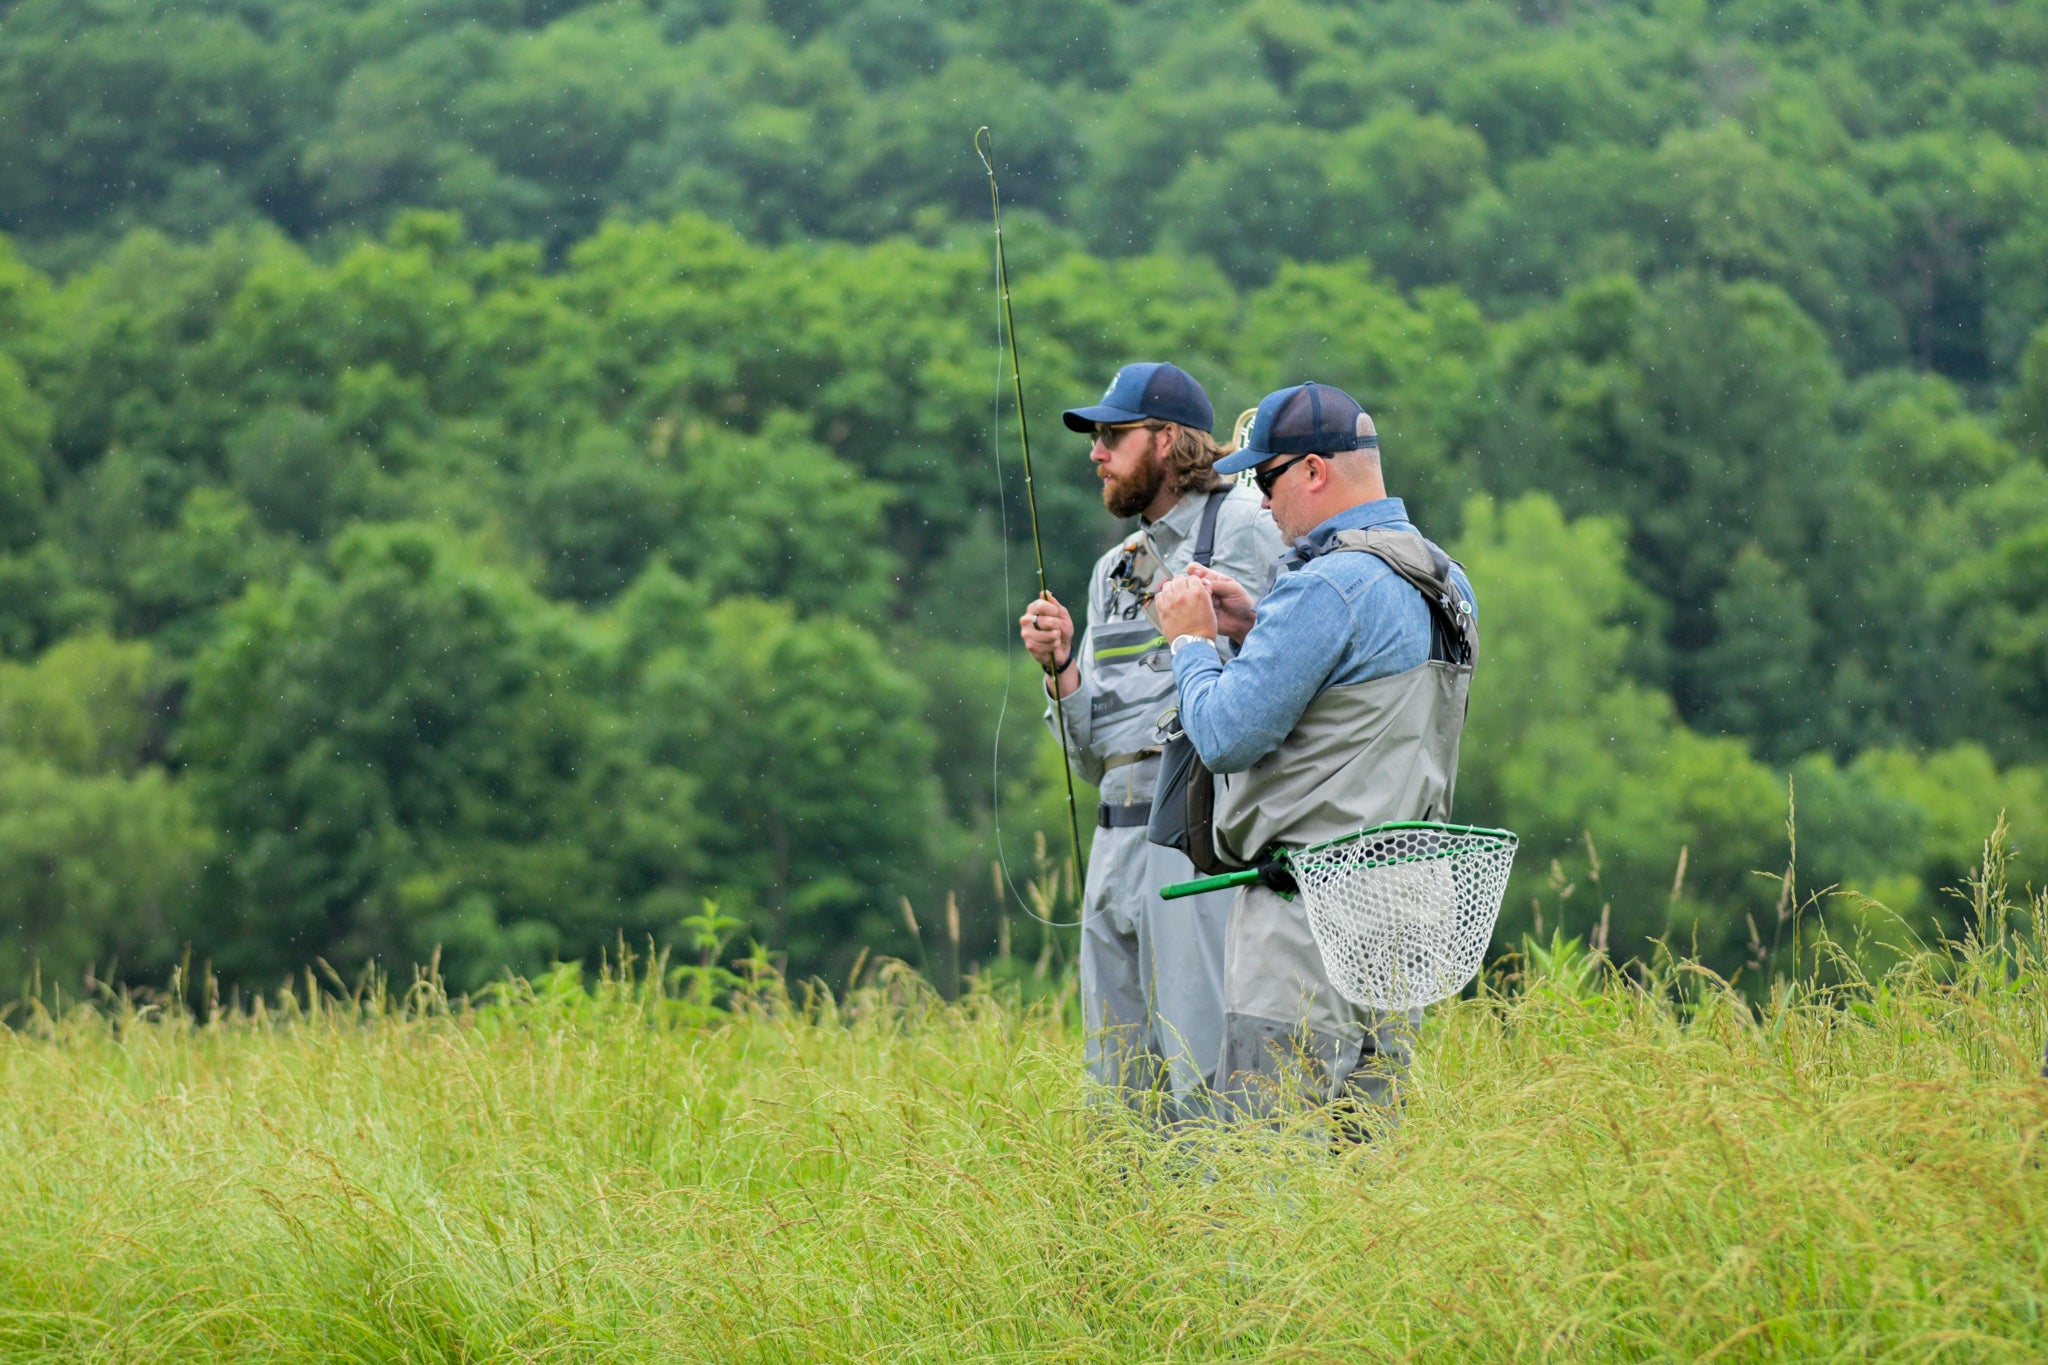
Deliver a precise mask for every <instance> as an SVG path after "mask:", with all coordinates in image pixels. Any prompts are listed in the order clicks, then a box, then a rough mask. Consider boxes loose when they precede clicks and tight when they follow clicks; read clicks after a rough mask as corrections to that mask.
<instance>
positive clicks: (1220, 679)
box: [1173, 498, 1478, 773]
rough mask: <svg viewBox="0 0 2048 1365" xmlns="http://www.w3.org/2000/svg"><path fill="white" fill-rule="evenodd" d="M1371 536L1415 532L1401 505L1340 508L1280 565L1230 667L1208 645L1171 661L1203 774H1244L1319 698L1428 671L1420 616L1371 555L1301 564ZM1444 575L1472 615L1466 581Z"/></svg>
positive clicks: (1411, 595) (1417, 603)
mask: <svg viewBox="0 0 2048 1365" xmlns="http://www.w3.org/2000/svg"><path fill="white" fill-rule="evenodd" d="M1373 526H1380V527H1385V528H1387V529H1388V530H1393V531H1414V530H1415V529H1416V528H1415V526H1414V524H1413V523H1412V522H1410V521H1409V520H1408V509H1407V507H1406V506H1404V505H1403V504H1402V502H1401V500H1400V499H1399V498H1379V499H1376V500H1374V501H1372V502H1362V503H1360V504H1359V505H1358V506H1356V507H1348V508H1346V509H1345V510H1344V511H1342V512H1339V513H1338V514H1337V515H1336V516H1334V517H1331V518H1330V519H1329V520H1328V521H1326V522H1324V523H1323V524H1322V525H1320V526H1318V527H1316V528H1315V530H1313V531H1310V532H1309V533H1308V534H1307V535H1306V536H1304V537H1302V538H1301V539H1300V540H1298V541H1296V542H1295V549H1294V552H1293V553H1292V554H1290V555H1288V556H1286V557H1284V558H1282V559H1281V561H1280V576H1279V578H1278V579H1277V580H1275V582H1274V584H1273V587H1272V590H1271V591H1270V592H1268V593H1267V594H1266V596H1265V598H1264V599H1263V600H1262V601H1260V603H1259V617H1258V620H1257V622H1256V623H1254V625H1253V626H1252V630H1251V633H1250V634H1249V635H1247V636H1245V640H1244V650H1243V652H1241V653H1240V654H1239V655H1238V656H1237V657H1236V658H1235V659H1232V660H1231V661H1230V663H1229V664H1228V665H1225V664H1224V662H1223V660H1222V659H1221V657H1219V656H1218V654H1217V653H1216V650H1215V648H1214V647H1213V646H1211V645H1209V644H1208V643H1207V642H1199V643H1194V644H1188V645H1184V646H1183V647H1182V648H1181V651H1180V653H1179V654H1177V655H1175V656H1174V660H1173V677H1174V681H1175V682H1176V683H1177V684H1178V685H1179V688H1180V723H1181V725H1182V727H1183V728H1185V729H1186V730H1187V733H1188V737H1189V738H1190V739H1192V740H1194V742H1195V750H1196V752H1198V753H1200V754H1201V755H1202V761H1203V762H1204V763H1206V764H1208V765H1209V770H1210V771H1211V772H1219V773H1235V772H1242V771H1244V770H1245V769H1246V768H1249V767H1251V765H1252V764H1254V763H1256V762H1258V761H1259V760H1260V759H1262V758H1264V757H1265V756H1266V755H1267V754H1270V753H1272V752H1273V750H1275V749H1277V748H1279V747H1280V741H1281V740H1283V739H1285V738H1287V735H1288V732H1289V731H1291V730H1293V729H1294V725H1295V722H1296V721H1298V720H1300V719H1301V713H1302V712H1303V711H1305V710H1307V709H1308V704H1309V703H1310V702H1311V701H1313V700H1315V697H1316V694H1317V693H1319V692H1321V691H1322V690H1323V689H1324V688H1326V687H1345V686H1349V685H1350V684H1353V683H1362V682H1371V681H1372V680H1373V679H1375V678H1390V677H1392V676H1393V675H1394V674H1396V673H1406V672H1407V671H1408V670H1409V669H1411V668H1419V667H1421V666H1422V665H1423V664H1425V663H1427V662H1428V661H1429V638H1430V623H1429V608H1428V607H1427V606H1426V605H1424V603H1423V600H1422V594H1420V593H1418V592H1417V591H1416V590H1415V589H1414V588H1412V587H1410V586H1409V585H1408V583H1407V582H1406V581H1405V580H1403V579H1402V578H1401V576H1400V575H1398V574H1396V573H1395V572H1394V571H1393V570H1392V569H1390V568H1388V567H1387V566H1386V564H1385V562H1384V561H1382V560H1381V559H1380V558H1379V557H1378V556H1377V555H1367V554H1326V555H1318V556H1317V557H1316V558H1313V559H1310V560H1308V561H1307V562H1306V563H1302V562H1301V560H1300V556H1301V555H1303V554H1304V553H1306V552H1307V551H1308V550H1310V549H1316V550H1320V549H1321V548H1322V547H1323V546H1325V545H1327V544H1328V543H1329V541H1330V539H1331V537H1333V536H1335V535H1336V534H1337V533H1338V532H1339V531H1363V530H1365V529H1367V528H1368V527H1373ZM1418 534H1419V533H1418ZM1451 576H1452V578H1453V579H1454V580H1455V581H1456V582H1457V584H1458V587H1459V590H1460V591H1462V592H1463V593H1464V595H1465V599H1466V600H1467V601H1471V602H1475V606H1474V608H1473V610H1474V613H1475V614H1476V613H1477V611H1478V608H1477V605H1476V600H1475V599H1474V598H1473V596H1472V584H1471V582H1470V581H1469V580H1468V579H1467V578H1466V577H1465V571H1464V570H1463V569H1453V570H1452V571H1451Z"/></svg>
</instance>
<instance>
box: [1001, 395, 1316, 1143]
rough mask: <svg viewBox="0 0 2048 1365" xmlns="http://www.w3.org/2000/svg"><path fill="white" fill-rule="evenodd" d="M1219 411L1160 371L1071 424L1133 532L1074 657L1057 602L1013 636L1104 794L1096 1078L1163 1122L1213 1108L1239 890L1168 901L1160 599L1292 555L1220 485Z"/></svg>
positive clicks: (1086, 904) (1092, 1053) (1092, 1048)
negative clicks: (1159, 796)
mask: <svg viewBox="0 0 2048 1365" xmlns="http://www.w3.org/2000/svg"><path fill="white" fill-rule="evenodd" d="M1215 416H1216V415H1215V409H1214V408H1213V407H1212V406H1211V405H1210V403H1209V396H1208V395H1207V394H1206V393H1204V392H1203V391H1202V386H1201V385H1200V384H1197V383H1196V382H1195V381H1194V379H1193V378H1192V377H1190V376H1189V375H1188V373H1187V372H1186V371H1185V370H1182V369H1180V368H1179V367H1177V366H1174V365H1168V364H1161V363H1157V362H1146V363H1142V364H1133V365H1126V366H1124V367H1123V368H1122V369H1121V370H1118V371H1117V374H1116V378H1115V379H1114V380H1113V381H1111V383H1110V386H1109V390H1108V392H1106V393H1104V394H1103V395H1102V401H1101V402H1100V403H1098V404H1096V405H1095V406H1093V407H1087V408H1075V409H1071V410H1069V411H1068V412H1067V413H1065V414H1064V417H1065V420H1066V424H1067V426H1068V428H1069V429H1070V430H1073V431H1077V432H1081V433H1083V434H1085V435H1088V436H1090V437H1091V438H1092V443H1091V444H1090V446H1089V449H1088V457H1089V459H1091V460H1093V461H1094V463H1095V469H1096V473H1097V475H1098V476H1099V477H1100V478H1101V479H1102V503H1103V506H1104V507H1106V508H1108V509H1109V513H1110V515H1111V516H1114V517H1119V518H1122V517H1136V518H1138V526H1137V528H1136V530H1135V531H1133V532H1132V533H1131V534H1129V535H1127V536H1125V537H1124V538H1123V539H1122V540H1120V541H1119V542H1118V543H1117V544H1116V545H1115V546H1113V547H1112V548H1111V549H1110V550H1109V551H1108V552H1107V553H1106V554H1104V555H1103V556H1102V558H1101V559H1099V560H1097V561H1096V563H1095V572H1094V574H1093V576H1092V577H1091V578H1090V580H1089V585H1088V609H1087V620H1088V626H1087V632H1086V634H1085V635H1083V636H1082V637H1081V640H1080V646H1079V648H1078V649H1077V648H1076V647H1075V632H1074V621H1073V617H1072V616H1071V614H1070V613H1069V612H1068V611H1067V609H1066V607H1065V606H1063V605H1061V604H1060V602H1058V601H1057V600H1056V599H1055V598H1054V597H1053V596H1052V594H1050V593H1047V594H1045V595H1043V596H1042V597H1040V598H1039V599H1038V600H1036V601H1034V602H1033V603H1032V604H1031V605H1030V606H1029V607H1028V608H1026V610H1025V612H1024V615H1023V618H1022V619H1021V620H1020V621H1019V623H1018V625H1019V628H1020V631H1021V633H1022V636H1023V640H1024V647H1025V648H1026V649H1027V650H1029V651H1030V652H1031V656H1032V657H1033V658H1035V659H1037V660H1038V662H1039V664H1040V666H1042V667H1043V668H1045V669H1046V670H1047V673H1048V677H1047V679H1046V687H1047V690H1048V696H1049V699H1050V700H1049V703H1048V706H1047V708H1046V719H1047V723H1048V724H1049V725H1051V726H1052V727H1053V730H1054V733H1055V734H1059V733H1061V732H1062V731H1063V732H1064V735H1065V740H1066V744H1067V751H1068V753H1069V755H1070V756H1071V757H1072V760H1073V763H1074V767H1075V769H1076V770H1077V771H1078V772H1079V773H1080V774H1081V776H1082V777H1083V778H1084V779H1085V780H1087V781H1088V782H1091V783H1094V784H1096V785H1097V786H1099V787H1100V788H1101V791H1102V803H1101V805H1100V806H1099V807H1098V809H1097V811H1096V833H1095V841H1094V845H1093V851H1092V853H1091V854H1090V856H1089V859H1088V884H1087V887H1086V888H1085V890H1084V893H1083V896H1082V905H1081V1002H1082V1010H1083V1016H1084V1018H1085V1021H1086V1024H1087V1029H1088V1042H1087V1065H1088V1074H1089V1077H1090V1078H1091V1079H1092V1080H1094V1081H1096V1082H1099V1083H1100V1084H1102V1085H1103V1086H1107V1087H1111V1088H1113V1089H1114V1090H1116V1091H1119V1092H1121V1093H1122V1095H1123V1097H1124V1098H1125V1099H1126V1100H1128V1101H1130V1102H1132V1103H1134V1104H1138V1105H1144V1104H1146V1103H1148V1101H1147V1100H1146V1097H1147V1096H1149V1095H1152V1094H1159V1095H1160V1104H1161V1111H1162V1116H1163V1117H1164V1118H1165V1119H1166V1120H1167V1121H1169V1122H1172V1121H1178V1120H1187V1119H1196V1118H1200V1117H1203V1116H1204V1115H1206V1114H1207V1113H1208V1112H1209V1100H1210V1095H1211V1088H1212V1085H1213V1083H1214V1081H1215V1079H1216V1076H1215V1069H1216V1063H1217V1059H1218V1057H1219V1056H1220V1054H1221V1048H1222V1042H1223V1034H1222V1028H1223V942H1224V934H1225V932H1226V930H1227V928H1228V925H1229V916H1230V905H1231V895H1230V893H1229V892H1215V893H1211V894H1209V895H1206V896H1201V897H1197V898H1190V899H1188V900H1182V901H1177V902H1174V903H1172V904H1170V905H1169V904H1168V903H1167V902H1165V901H1162V900H1161V899H1160V898H1159V889H1160V888H1161V887H1163V886H1167V885H1169V884H1171V883H1172V882H1174V881H1184V880H1186V879H1187V878H1189V877H1191V876H1193V875H1194V869H1193V867H1192V866H1191V865H1190V864H1189V863H1188V861H1187V859H1186V857H1185V856H1184V855H1182V854H1180V853H1178V852H1176V851H1174V850H1172V849H1168V848H1162V847H1161V846H1159V845H1158V844H1154V843H1150V842H1148V841H1147V839H1146V837H1145V834H1146V825H1147V824H1148V823H1149V821H1150V819H1151V813H1152V793H1153V787H1154V785H1155V783H1156V782H1157V780H1158V776H1159V750H1160V746H1159V737H1158V729H1157V727H1158V723H1159V721H1160V719H1161V717H1162V715H1163V714H1164V713H1165V712H1166V711H1167V710H1168V709H1170V708H1171V707H1172V706H1173V704H1174V682H1173V669H1172V664H1171V660H1170V655H1169V651H1168V649H1167V641H1166V637H1165V636H1164V635H1162V634H1161V633H1160V630H1159V626H1158V622H1157V619H1156V618H1155V617H1154V616H1153V615H1152V614H1151V608H1150V603H1151V599H1152V595H1153V594H1154V593H1155V592H1156V591H1157V590H1158V588H1159V586H1160V585H1161V584H1162V583H1165V582H1166V581H1167V580H1168V579H1170V578H1172V577H1173V576H1174V575H1175V574H1178V573H1182V572H1185V571H1186V570H1187V568H1188V567H1189V566H1190V565H1191V564H1201V565H1204V566H1213V567H1214V568H1215V569H1216V570H1217V571H1219V572H1222V573H1225V574H1228V575H1230V577H1232V578H1234V579H1236V580H1237V581H1238V582H1241V583H1262V582H1264V580H1265V575H1266V568H1267V566H1268V564H1269V563H1270V562H1271V561H1272V560H1273V559H1275V558H1276V557H1277V556H1278V555H1279V554H1280V552H1281V549H1282V548H1283V547H1282V545H1281V541H1280V534H1279V532H1278V531H1277V530H1276V529H1275V528H1274V525H1273V519H1272V517H1271V515H1270V514H1268V513H1267V512H1265V511H1264V510H1262V509H1261V507H1260V499H1259V497H1258V496H1257V495H1256V494H1255V493H1253V492H1252V491H1251V490H1250V489H1248V488H1244V487H1241V486H1239V485H1237V484H1234V483H1227V482H1225V481H1224V480H1223V479H1221V478H1219V477H1218V476H1217V475H1216V473H1215V471H1214V469H1213V466H1214V464H1215V462H1216V460H1217V458H1218V456H1219V455H1220V454H1221V452H1220V451H1218V450H1217V448H1216V444H1215V442H1214V441H1213V440H1212V439H1211V438H1210V434H1209V433H1210V430H1211V428H1212V427H1213V426H1214V425H1215ZM1054 705H1057V707H1058V708H1059V715H1058V716H1057V717H1055V716H1054V714H1053V709H1052V708H1053V706H1054Z"/></svg>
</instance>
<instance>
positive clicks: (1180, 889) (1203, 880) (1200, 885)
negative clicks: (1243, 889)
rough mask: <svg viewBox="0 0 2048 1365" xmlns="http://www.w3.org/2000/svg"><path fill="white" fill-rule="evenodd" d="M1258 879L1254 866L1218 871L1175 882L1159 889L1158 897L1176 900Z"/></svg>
mask: <svg viewBox="0 0 2048 1365" xmlns="http://www.w3.org/2000/svg"><path fill="white" fill-rule="evenodd" d="M1258 879H1259V870H1258V869H1257V868H1256V867H1246V868H1240V869H1239V870H1238V871H1236V872H1219V873H1217V874H1216V875H1215V876H1213V877H1197V878H1196V879H1195V880H1194V881H1191V882H1175V883H1174V884H1173V885H1172V886H1164V887H1161V888H1160V889H1159V899H1161V900H1163V901H1177V900H1179V899H1180V898H1181V897H1182V896H1199V895H1201V894H1202V893H1203V892H1204V891H1223V890H1227V889H1229V888H1230V887H1233V886H1245V885H1247V884H1249V883H1251V882H1255V881H1257V880H1258Z"/></svg>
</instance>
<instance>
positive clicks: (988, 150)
mask: <svg viewBox="0 0 2048 1365" xmlns="http://www.w3.org/2000/svg"><path fill="white" fill-rule="evenodd" d="M995 150H996V143H995V137H994V135H993V134H991V133H990V132H989V130H988V127H987V125H983V126H982V127H980V128H978V129H976V130H975V133H974V154H975V155H976V156H978V157H980V158H981V164H982V167H983V169H985V170H987V171H988V207H989V213H990V214H991V215H992V216H993V217H994V218H995V225H996V291H997V293H998V294H1000V295H1001V297H1002V305H1003V331H1004V333H1005V334H1006V335H1008V337H1009V339H1010V378H1011V382H1012V385H1013V387H1014V390H1015V395H1016V400H1017V442H1018V445H1019V447H1020V448H1021V449H1022V450H1023V453H1024V505H1025V506H1026V507H1027V508H1029V509H1030V511H1031V551H1032V553H1033V554H1034V555H1036V556H1037V559H1038V595H1039V597H1040V598H1041V599H1044V598H1049V597H1051V595H1052V594H1051V593H1050V592H1048V591H1047V590H1046V586H1045V542H1044V541H1043V540H1042V539H1040V537H1039V534H1038V494H1037V493H1036V491H1034V490H1033V488H1032V486H1031V424H1030V423H1029V422H1028V421H1026V420H1025V416H1024V370H1023V367H1022V366H1020V365H1019V364H1018V363H1017V320H1016V318H1015V316H1013V315H1012V314H1011V312H1010V268H1009V263H1008V262H1007V261H1005V260H1004V259H1003V201H1002V196H1001V195H1000V194H998V193H997V192H996V167H995ZM1076 643H1078V641H1077V642H1076ZM1045 676H1046V678H1047V680H1048V682H1049V683H1050V684H1051V686H1050V688H1049V689H1048V690H1049V691H1050V692H1051V693H1052V714H1053V719H1054V721H1055V723H1056V724H1057V725H1058V727H1059V736H1060V770H1061V771H1062V772H1063V773H1065V774H1066V779H1067V833H1068V835H1069V837H1071V838H1072V840H1073V843H1074V889H1075V895H1076V898H1077V899H1078V898H1079V897H1080V896H1081V895H1082V894H1084V893H1083V890H1082V888H1084V887H1085V886H1086V885H1087V884H1088V864H1087V861H1086V860H1085V859H1083V858H1082V856H1081V815H1080V807H1079V806H1078V805H1077V804H1076V802H1075V800H1074V762H1073V759H1072V758H1071V757H1069V756H1068V754H1067V713H1066V709H1065V708H1064V707H1062V706H1061V705H1060V682H1059V678H1058V677H1057V676H1056V675H1055V674H1054V673H1053V671H1052V669H1051V668H1050V667H1047V668H1046V670H1045Z"/></svg>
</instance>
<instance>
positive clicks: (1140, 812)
mask: <svg viewBox="0 0 2048 1365" xmlns="http://www.w3.org/2000/svg"><path fill="white" fill-rule="evenodd" d="M1151 823H1152V803H1151V802H1150V801H1138V802H1134V803H1132V804H1130V805H1111V804H1110V803H1109V802H1107V801H1105V802H1103V803H1102V804H1101V805H1100V806H1098V807H1096V809H1095V824H1096V826H1097V827H1098V828H1100V829H1130V828H1132V827H1134V826H1137V825H1149V824H1151Z"/></svg>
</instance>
